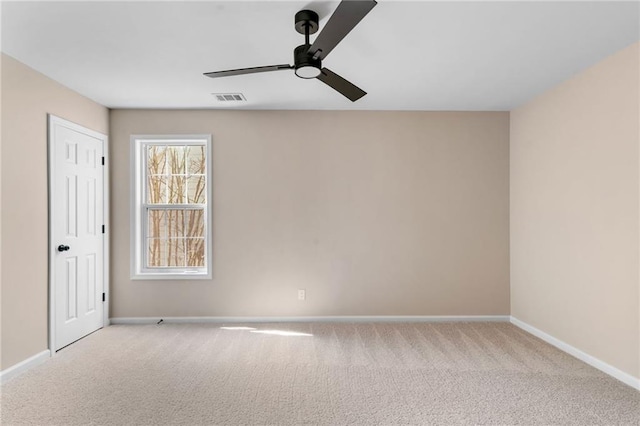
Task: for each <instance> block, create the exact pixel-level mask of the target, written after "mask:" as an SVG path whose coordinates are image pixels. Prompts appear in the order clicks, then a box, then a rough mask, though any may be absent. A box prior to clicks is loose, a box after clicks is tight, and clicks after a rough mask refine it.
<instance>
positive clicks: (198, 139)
mask: <svg viewBox="0 0 640 426" xmlns="http://www.w3.org/2000/svg"><path fill="white" fill-rule="evenodd" d="M130 143H131V218H130V224H131V241H130V253H131V256H130V257H131V271H130V272H131V274H130V277H131V279H132V280H194V279H195V280H202V279H212V277H213V267H212V264H213V250H212V245H213V244H212V241H213V239H212V228H213V220H212V217H213V215H212V210H213V208H212V201H213V195H212V194H213V190H212V186H213V185H212V183H213V180H212V177H213V171H212V164H213V160H212V154H211V152H212V144H211V135H206V134H202V135H131V138H130ZM203 144H204V146H205V156H206V159H205V164H206V170H205V174H204V176H205V181H206V188H205V203H204V220H205V223H204V228H205V229H204V240H205V241H204V244H205V266H204V267H202V268H196V267H184V268H177V267H160V268H147V267H146V266H145V265H146V258H147V256H148V253H146V251H147V250H146V243H145V240H146V232H145V229H147V228H146V227H147V222H148V218H147V211H148V210H149V209H153V208H162V209H172V208H174V209H180V208H181V207H180V206H181V205H179V204H149V203H147V201H146V192H147V185H146V179H147V170H146V167H147V153H146V148H147V146H149V145H177V146H188V145H196V146H201V145H203ZM190 206H193V204H189V203H185V204H184V205H183V207H182V208H185V209H189V208H190Z"/></svg>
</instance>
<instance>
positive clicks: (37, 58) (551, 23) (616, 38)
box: [1, 0, 640, 110]
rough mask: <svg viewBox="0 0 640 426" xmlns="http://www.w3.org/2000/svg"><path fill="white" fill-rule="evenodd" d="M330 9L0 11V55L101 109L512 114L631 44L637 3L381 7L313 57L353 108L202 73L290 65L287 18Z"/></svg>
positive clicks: (54, 5)
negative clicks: (322, 55)
mask: <svg viewBox="0 0 640 426" xmlns="http://www.w3.org/2000/svg"><path fill="white" fill-rule="evenodd" d="M337 5H338V2H337V1H332V2H319V1H311V0H310V1H280V2H275V1H264V0H263V1H257V2H247V1H231V2H230V1H226V2H218V1H210V2H168V1H164V2H87V1H85V2H3V3H2V39H1V40H2V51H3V52H5V53H6V54H8V55H10V56H12V57H14V58H16V59H18V60H19V61H21V62H24V63H25V64H27V65H29V66H31V67H32V68H35V69H36V70H38V71H40V72H42V73H43V74H45V75H47V76H49V77H51V78H53V79H54V80H56V81H58V82H60V83H62V84H64V85H65V86H67V87H70V88H71V89H73V90H75V91H77V92H79V93H82V94H84V95H86V96H87V97H89V98H91V99H93V100H95V101H97V102H99V103H101V104H103V105H105V106H108V107H111V108H238V109H337V110H340V109H366V110H510V109H512V108H514V107H516V106H518V105H520V104H522V103H523V102H525V101H527V100H529V99H530V98H532V97H533V96H535V95H537V94H539V93H541V92H542V91H544V90H546V89H548V88H549V87H552V86H553V85H555V84H557V83H559V82H561V81H563V80H564V79H566V78H568V77H570V76H571V75H573V74H575V73H577V72H579V71H581V70H583V69H585V68H587V67H588V66H590V65H592V64H594V63H596V62H598V61H600V60H602V59H603V58H605V57H606V56H608V55H610V54H612V53H614V52H616V51H618V50H620V49H622V48H624V47H626V46H628V45H630V44H631V43H633V42H635V41H637V40H638V39H639V38H640V36H639V34H640V30H639V28H640V20H639V7H640V3H637V2H515V1H511V2H482V1H473V2H426V1H425V2H415V1H414V2H409V1H407V2H403V1H390V0H387V1H385V0H380V1H379V4H378V6H377V7H375V8H374V9H373V10H372V11H371V13H369V15H368V16H366V17H365V18H364V20H363V21H362V22H361V23H360V24H359V25H358V26H357V27H356V28H355V29H354V30H353V31H352V32H351V33H350V34H349V35H348V36H347V37H346V38H345V39H344V40H343V42H342V43H341V44H340V45H338V47H336V49H335V50H334V51H333V52H332V53H331V54H330V55H329V56H328V57H327V58H326V60H325V61H324V62H323V65H324V66H326V67H328V68H329V69H331V70H332V71H334V72H336V73H338V74H340V75H341V76H343V77H345V78H346V79H348V80H350V81H351V82H353V83H354V84H356V85H357V86H359V87H361V88H362V89H363V90H365V91H367V92H368V95H367V96H365V97H364V98H362V99H361V100H359V101H358V102H355V103H351V102H350V101H349V100H347V99H346V98H344V97H342V95H340V94H339V93H337V92H335V91H334V90H333V89H331V88H329V87H328V86H325V85H324V84H323V83H321V82H320V81H317V80H301V79H299V78H297V77H296V76H295V75H294V74H293V71H277V72H271V73H262V74H251V75H245V76H235V77H226V78H219V79H210V78H207V77H204V76H203V75H202V73H203V72H207V71H218V70H224V69H230V68H244V67H254V66H261V65H275V64H282V63H293V58H292V56H293V49H294V47H296V46H297V45H299V44H302V43H303V37H302V36H301V35H300V34H298V33H297V32H296V31H295V30H294V27H293V16H294V14H295V13H296V12H297V11H298V10H300V9H303V8H311V9H313V10H315V11H317V12H318V13H319V15H320V17H321V22H320V28H321V29H322V26H323V24H324V23H325V22H326V21H327V20H328V18H329V16H330V15H331V13H332V12H333V10H334V9H335V7H336V6H337ZM312 40H313V37H312ZM236 92H241V93H243V94H244V95H245V96H246V98H247V100H248V102H246V103H244V104H238V105H237V106H235V105H232V106H230V105H229V104H228V103H219V102H218V101H216V100H215V98H214V97H213V96H212V95H211V93H236Z"/></svg>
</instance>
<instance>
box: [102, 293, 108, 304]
mask: <svg viewBox="0 0 640 426" xmlns="http://www.w3.org/2000/svg"><path fill="white" fill-rule="evenodd" d="M105 300H107V299H106V296H105V294H104V293H102V301H103V302H104V301H105Z"/></svg>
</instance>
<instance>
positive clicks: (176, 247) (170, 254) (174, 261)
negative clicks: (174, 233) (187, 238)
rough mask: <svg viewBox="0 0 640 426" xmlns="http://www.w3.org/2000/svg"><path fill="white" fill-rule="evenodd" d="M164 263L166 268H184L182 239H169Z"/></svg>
mask: <svg viewBox="0 0 640 426" xmlns="http://www.w3.org/2000/svg"><path fill="white" fill-rule="evenodd" d="M166 263H167V265H166V266H185V259H184V238H169V240H168V241H167V262H166Z"/></svg>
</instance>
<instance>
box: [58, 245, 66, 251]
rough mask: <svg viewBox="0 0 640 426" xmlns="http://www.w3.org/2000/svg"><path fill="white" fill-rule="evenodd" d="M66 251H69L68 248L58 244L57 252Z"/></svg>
mask: <svg viewBox="0 0 640 426" xmlns="http://www.w3.org/2000/svg"><path fill="white" fill-rule="evenodd" d="M67 250H69V246H65V245H63V244H60V245H59V246H58V251H67Z"/></svg>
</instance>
